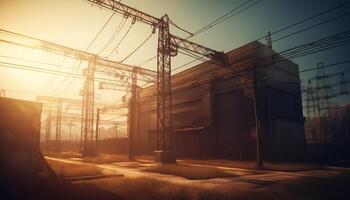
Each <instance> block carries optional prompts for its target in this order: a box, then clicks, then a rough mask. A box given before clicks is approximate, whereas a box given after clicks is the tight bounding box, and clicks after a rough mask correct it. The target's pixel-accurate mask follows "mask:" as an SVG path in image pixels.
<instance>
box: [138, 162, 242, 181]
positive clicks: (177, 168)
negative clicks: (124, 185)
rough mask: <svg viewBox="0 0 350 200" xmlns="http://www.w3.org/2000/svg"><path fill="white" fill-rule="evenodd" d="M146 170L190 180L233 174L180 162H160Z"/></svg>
mask: <svg viewBox="0 0 350 200" xmlns="http://www.w3.org/2000/svg"><path fill="white" fill-rule="evenodd" d="M144 170H145V171H148V172H155V173H161V174H169V175H174V176H180V177H184V178H186V179H191V180H201V179H211V178H223V177H232V176H235V174H233V173H228V172H226V171H223V170H220V169H217V168H212V167H198V166H196V167H194V166H189V165H181V164H161V165H156V166H152V167H148V168H146V169H144Z"/></svg>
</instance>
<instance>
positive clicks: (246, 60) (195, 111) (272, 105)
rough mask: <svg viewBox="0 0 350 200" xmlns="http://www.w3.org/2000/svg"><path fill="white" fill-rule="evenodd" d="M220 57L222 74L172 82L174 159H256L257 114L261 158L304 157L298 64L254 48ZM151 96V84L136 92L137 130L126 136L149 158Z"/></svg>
mask: <svg viewBox="0 0 350 200" xmlns="http://www.w3.org/2000/svg"><path fill="white" fill-rule="evenodd" d="M226 55H227V57H228V60H229V64H228V66H226V67H222V66H219V65H217V64H215V63H213V62H210V61H208V62H205V63H202V64H199V65H197V66H195V67H192V68H190V69H187V70H185V71H182V72H180V73H177V74H175V75H173V76H172V78H171V84H172V86H171V87H172V130H173V136H172V140H173V148H174V150H175V153H176V156H177V157H192V158H208V157H216V158H220V157H222V158H231V159H242V160H245V159H254V158H255V156H256V131H255V129H256V123H255V119H256V118H255V111H257V113H259V115H258V116H259V120H258V121H260V123H258V124H260V125H259V127H260V130H261V136H262V140H261V141H262V151H263V155H264V157H265V158H283V157H287V156H288V158H294V157H300V156H302V155H303V153H304V146H305V136H304V118H303V113H302V99H301V88H300V79H299V73H298V65H297V64H295V63H293V62H292V61H289V60H286V59H281V57H280V56H279V55H278V54H276V53H275V52H274V51H273V50H272V48H271V47H269V46H265V45H263V44H261V43H259V42H257V41H254V42H251V43H249V44H247V45H244V46H242V47H240V48H237V49H235V50H232V51H230V52H228V53H226ZM275 61H276V62H275ZM255 80H256V82H255ZM254 82H255V83H256V85H255V86H254ZM254 87H256V90H254ZM254 91H256V95H254V94H255V92H254ZM156 95H157V91H156V85H152V86H149V87H146V88H142V89H140V91H139V93H138V98H137V109H136V113H137V114H136V115H137V117H136V118H135V120H136V122H135V123H134V124H135V126H137V127H134V128H135V129H134V130H137V131H135V132H134V133H133V137H132V138H133V139H132V146H133V149H134V151H135V153H137V154H151V153H153V152H154V150H155V148H156V137H157V135H156V133H157V132H156V130H157V114H156ZM254 97H255V98H254ZM254 99H255V100H256V105H257V106H256V107H257V108H258V109H257V110H255V103H254V102H255V101H254Z"/></svg>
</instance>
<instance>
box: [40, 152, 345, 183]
mask: <svg viewBox="0 0 350 200" xmlns="http://www.w3.org/2000/svg"><path fill="white" fill-rule="evenodd" d="M46 159H48V160H55V161H59V162H64V163H71V164H81V165H90V166H95V167H98V168H99V169H101V171H102V173H103V174H105V175H113V174H123V175H124V176H125V177H146V178H152V179H158V180H162V181H165V182H169V183H175V184H180V185H191V186H198V187H208V188H211V187H220V186H221V185H222V184H225V186H232V187H237V186H240V187H243V188H245V189H252V188H257V187H266V186H271V185H274V184H277V183H281V182H286V181H291V180H296V179H301V178H331V177H333V176H335V175H340V174H342V173H344V172H347V173H349V172H350V168H338V167H324V168H322V169H315V170H307V171H298V172H281V171H264V170H262V171H261V170H252V169H240V168H233V167H217V166H213V165H203V164H188V163H186V164H185V165H190V166H194V167H195V166H198V167H212V168H218V169H220V170H224V171H225V172H228V173H230V174H232V177H226V178H212V179H205V180H189V179H186V178H183V177H179V176H174V175H166V174H159V173H152V172H146V171H144V170H143V169H144V168H147V167H150V166H154V165H156V164H155V163H152V162H140V161H131V162H115V163H109V164H94V163H83V162H82V161H80V160H79V159H61V158H52V157H46Z"/></svg>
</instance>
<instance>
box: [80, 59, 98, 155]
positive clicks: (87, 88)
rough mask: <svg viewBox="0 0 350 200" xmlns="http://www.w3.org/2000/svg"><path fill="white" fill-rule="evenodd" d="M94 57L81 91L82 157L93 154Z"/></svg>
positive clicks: (90, 62)
mask: <svg viewBox="0 0 350 200" xmlns="http://www.w3.org/2000/svg"><path fill="white" fill-rule="evenodd" d="M95 63H96V57H93V58H92V59H90V60H89V64H88V68H87V72H86V74H85V76H86V79H85V82H84V91H83V101H84V102H83V109H82V118H83V120H82V122H83V137H84V138H83V147H82V152H81V153H82V156H92V155H93V154H94V152H93V134H94V133H93V126H94V98H95V88H94V84H95V83H94V72H95Z"/></svg>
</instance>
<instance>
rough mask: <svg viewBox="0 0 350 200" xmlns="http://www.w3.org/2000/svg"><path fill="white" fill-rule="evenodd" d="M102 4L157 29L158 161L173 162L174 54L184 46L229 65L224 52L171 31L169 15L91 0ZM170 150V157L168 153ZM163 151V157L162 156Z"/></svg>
mask: <svg viewBox="0 0 350 200" xmlns="http://www.w3.org/2000/svg"><path fill="white" fill-rule="evenodd" d="M88 1H89V2H91V3H93V4H95V5H98V6H100V7H103V8H106V9H109V10H112V11H113V12H116V13H119V14H121V15H123V16H125V17H131V18H133V21H140V22H143V23H145V24H149V25H151V26H152V27H153V28H157V29H158V49H157V151H158V152H159V154H160V155H159V156H160V157H159V159H157V158H156V159H157V160H159V161H161V162H163V161H164V162H167V159H168V158H169V161H170V162H173V161H174V160H175V159H173V158H171V157H172V156H170V154H171V152H172V151H173V146H172V118H171V113H172V97H171V57H173V56H176V55H177V53H178V49H184V50H186V51H190V52H193V53H196V54H200V55H202V56H205V57H208V58H211V59H213V60H215V61H218V62H220V63H221V64H226V63H227V59H226V56H225V54H223V53H222V52H218V51H215V50H212V49H210V48H207V47H204V46H201V45H198V44H196V43H193V42H190V41H188V40H185V39H183V38H180V37H177V36H174V35H171V34H170V30H169V17H168V16H167V15H164V16H163V17H161V18H156V17H153V16H151V15H149V14H146V13H144V12H142V11H139V10H137V9H135V8H132V7H130V6H127V5H125V4H122V3H120V1H115V0H88ZM168 153H169V156H167V154H168ZM163 154H164V160H163V159H162V158H163Z"/></svg>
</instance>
